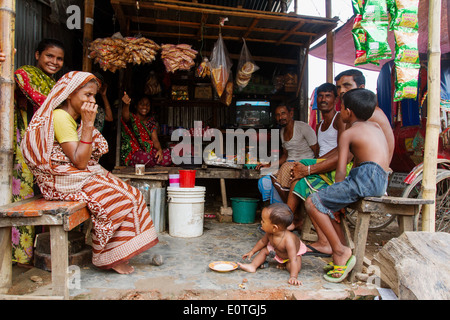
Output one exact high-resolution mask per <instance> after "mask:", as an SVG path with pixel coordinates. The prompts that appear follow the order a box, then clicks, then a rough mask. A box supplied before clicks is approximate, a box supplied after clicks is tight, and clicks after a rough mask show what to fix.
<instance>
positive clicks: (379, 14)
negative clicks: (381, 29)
mask: <svg viewBox="0 0 450 320" xmlns="http://www.w3.org/2000/svg"><path fill="white" fill-rule="evenodd" d="M362 20H363V22H364V23H365V24H368V23H373V24H376V25H378V26H387V25H388V11H387V5H386V0H366V1H365V3H364V8H363V13H362Z"/></svg>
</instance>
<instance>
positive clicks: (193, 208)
mask: <svg viewBox="0 0 450 320" xmlns="http://www.w3.org/2000/svg"><path fill="white" fill-rule="evenodd" d="M205 191H206V188H205V187H194V188H174V187H167V202H168V204H169V234H170V235H171V236H172V237H180V238H193V237H199V236H201V235H202V234H203V219H204V214H205Z"/></svg>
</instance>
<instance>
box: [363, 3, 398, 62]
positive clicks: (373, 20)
mask: <svg viewBox="0 0 450 320" xmlns="http://www.w3.org/2000/svg"><path fill="white" fill-rule="evenodd" d="M388 24H389V22H388V10H387V4H386V0H381V1H380V0H366V1H365V3H364V8H363V12H362V20H361V26H362V28H363V29H364V30H365V31H366V55H367V58H366V59H367V61H368V62H371V61H378V60H381V59H389V58H391V57H392V53H391V48H390V46H389V43H388V41H387V38H388Z"/></svg>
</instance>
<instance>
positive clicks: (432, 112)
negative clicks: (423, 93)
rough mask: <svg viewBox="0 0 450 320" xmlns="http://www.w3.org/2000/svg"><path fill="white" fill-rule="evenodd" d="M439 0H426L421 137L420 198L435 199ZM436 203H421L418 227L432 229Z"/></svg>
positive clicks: (438, 89)
mask: <svg viewBox="0 0 450 320" xmlns="http://www.w3.org/2000/svg"><path fill="white" fill-rule="evenodd" d="M440 36H441V0H430V2H429V9H428V111H427V127H426V136H425V152H424V169H423V183H422V198H423V199H432V200H434V199H435V198H436V172H437V164H436V160H437V153H438V142H439V129H440V125H439V112H440V110H439V106H440V92H441V89H440V84H441V47H440V44H441V39H440ZM435 215H436V206H435V204H433V205H424V206H423V211H422V230H423V231H430V232H434V231H435Z"/></svg>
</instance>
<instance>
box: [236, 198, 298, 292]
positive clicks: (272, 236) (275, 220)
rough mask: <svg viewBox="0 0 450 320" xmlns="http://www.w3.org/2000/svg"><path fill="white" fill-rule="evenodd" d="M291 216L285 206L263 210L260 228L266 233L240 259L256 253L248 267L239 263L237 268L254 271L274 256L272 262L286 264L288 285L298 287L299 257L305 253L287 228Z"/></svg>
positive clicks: (275, 205) (272, 206)
mask: <svg viewBox="0 0 450 320" xmlns="http://www.w3.org/2000/svg"><path fill="white" fill-rule="evenodd" d="M293 218H294V215H293V214H292V212H291V210H290V209H289V207H288V206H287V205H286V204H285V203H274V204H272V205H270V206H268V207H266V208H264V209H263V211H262V215H261V227H262V229H263V230H264V231H265V232H266V233H265V235H264V237H263V238H261V239H260V240H259V241H258V242H257V243H256V245H255V246H254V247H253V249H252V250H250V251H249V252H247V253H246V254H244V255H243V256H242V258H243V259H246V258H248V259H250V258H251V257H252V256H253V255H254V254H255V253H257V252H258V251H259V253H258V254H257V255H256V257H255V258H254V259H253V261H252V262H251V263H249V264H242V263H238V265H239V267H240V268H241V269H242V270H244V271H247V272H256V269H257V268H259V266H260V265H261V264H263V263H264V262H265V261H266V257H267V256H268V255H270V254H271V252H273V253H272V254H275V260H276V261H278V262H279V263H280V265H283V266H284V265H285V266H286V269H287V270H288V271H289V273H290V278H289V281H288V282H289V284H293V285H300V284H301V282H300V280H298V279H297V277H298V273H299V272H300V269H301V267H302V255H303V254H304V253H305V252H306V246H305V244H304V243H303V242H302V241H300V239H299V238H298V237H297V236H296V235H295V234H294V233H292V232H291V231H289V230H287V227H288V226H289V225H290V224H291V223H292V220H293Z"/></svg>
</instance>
